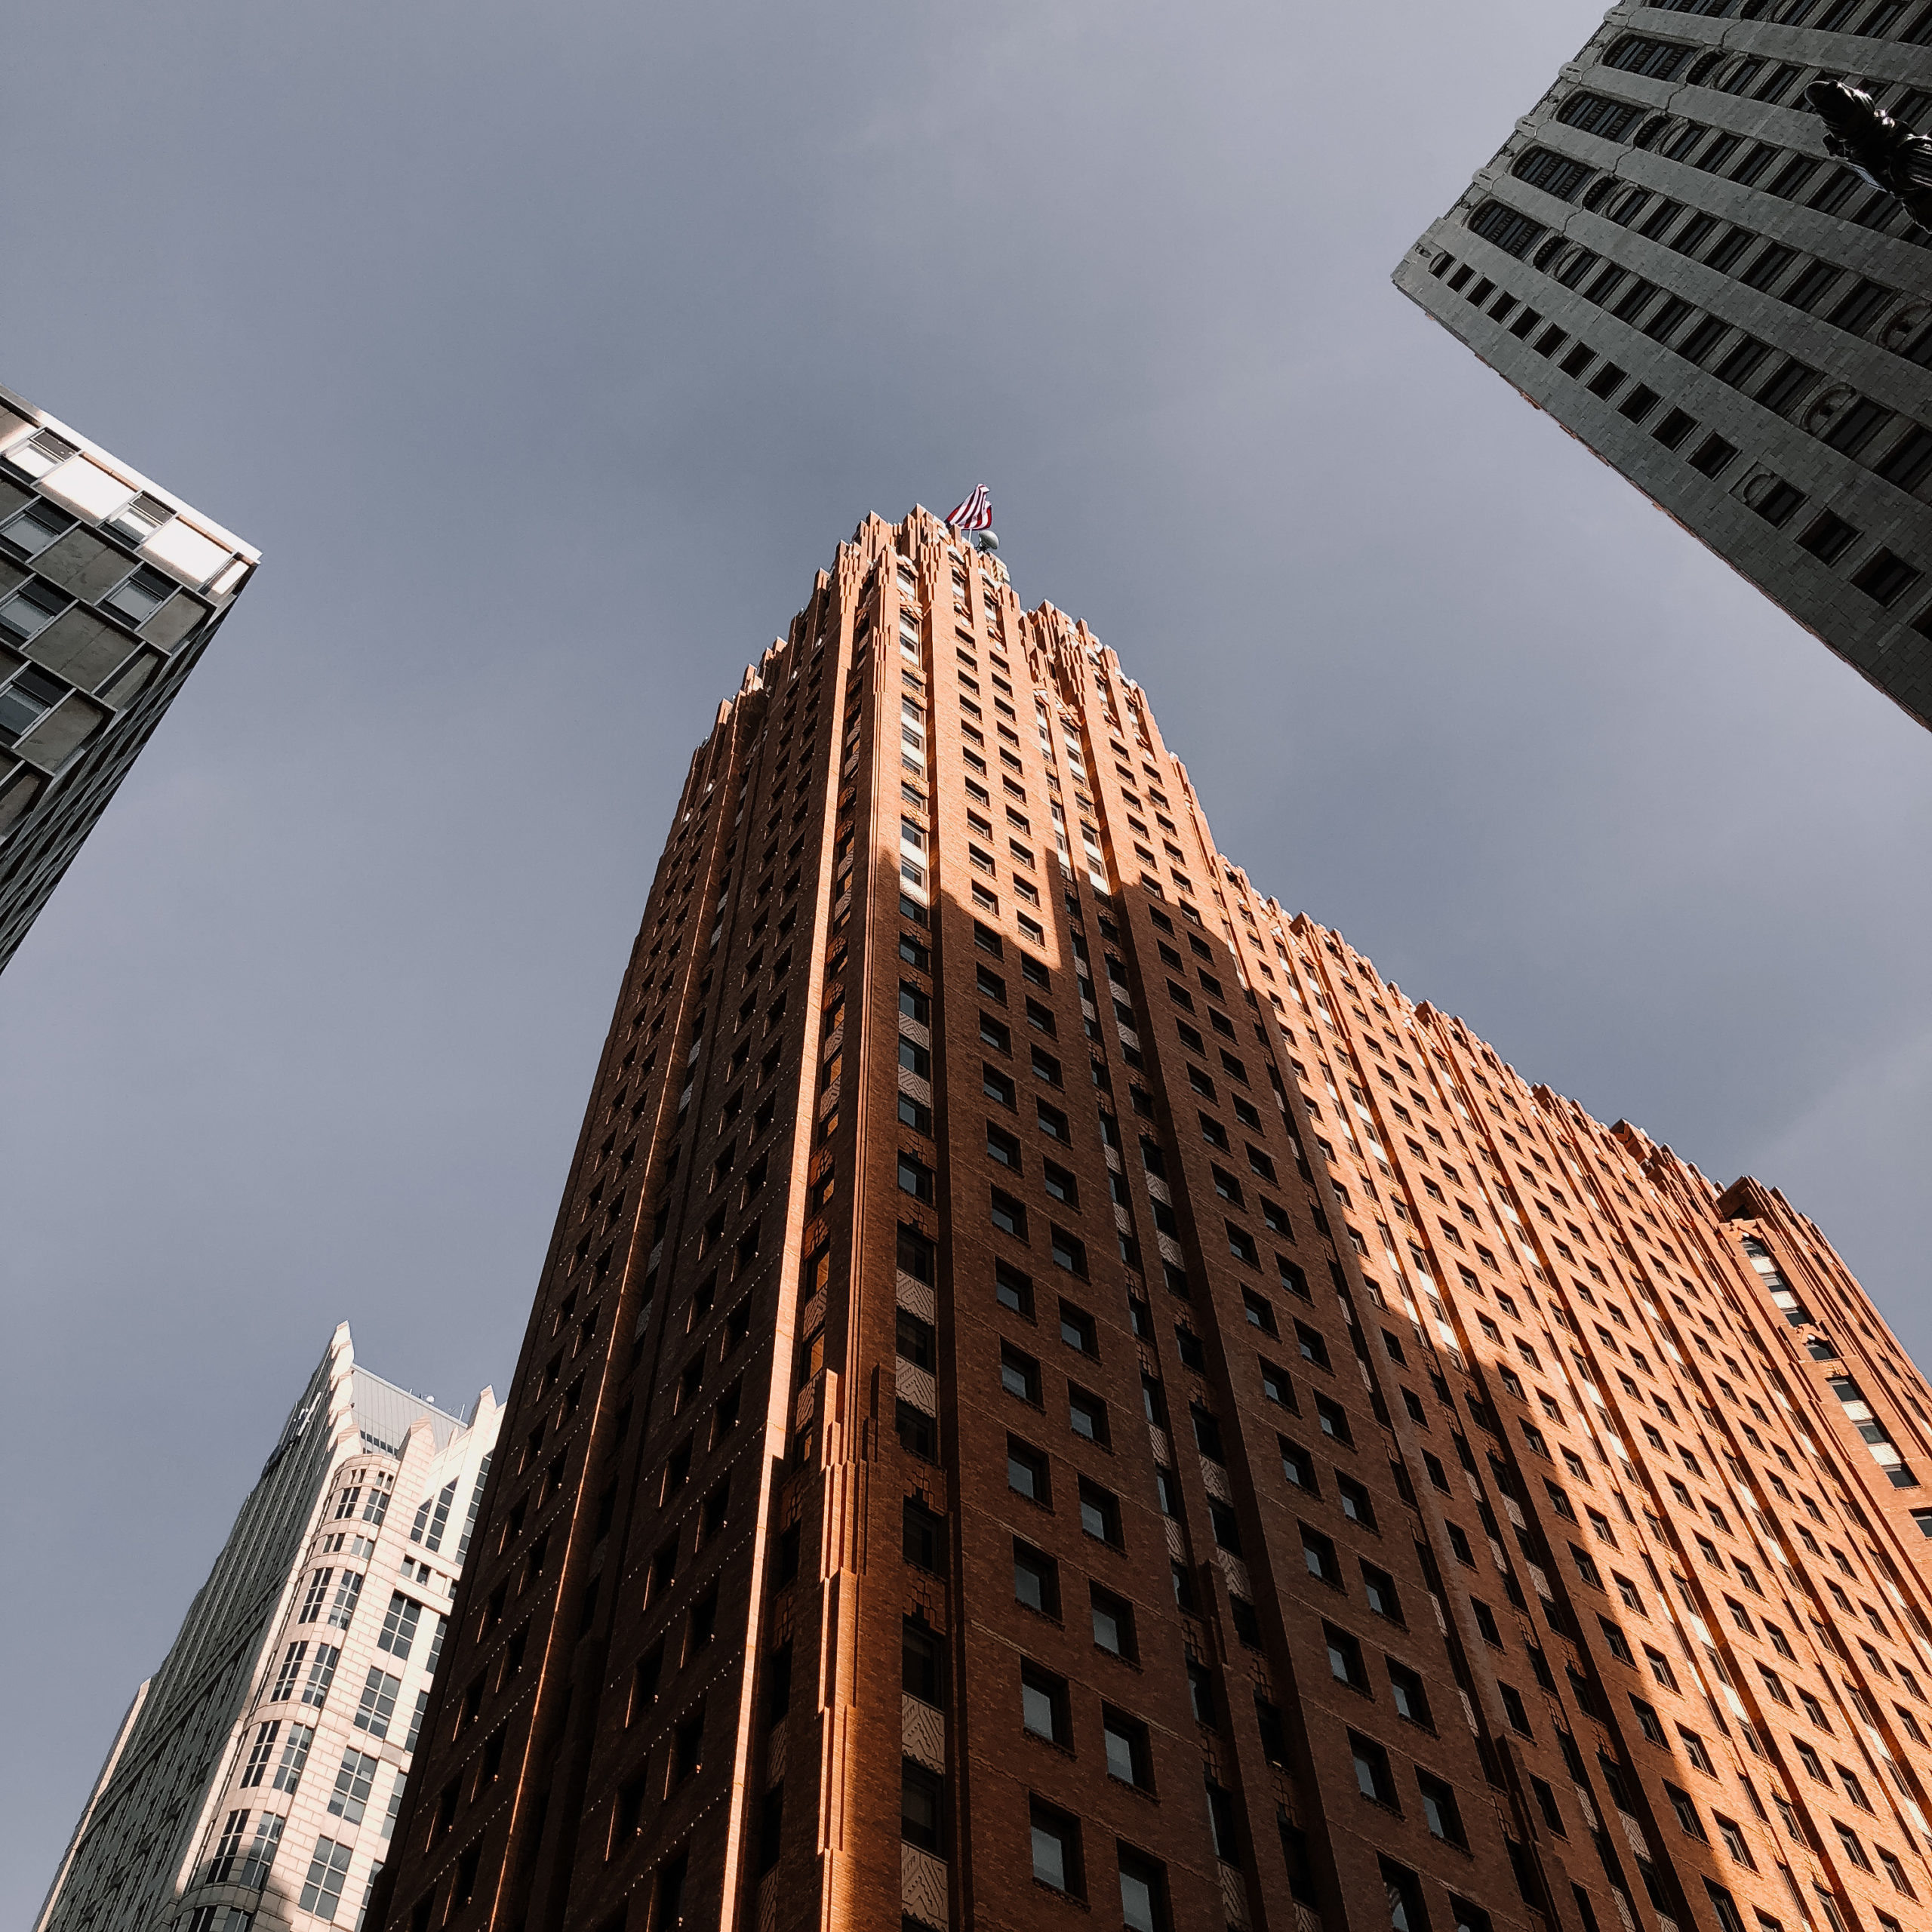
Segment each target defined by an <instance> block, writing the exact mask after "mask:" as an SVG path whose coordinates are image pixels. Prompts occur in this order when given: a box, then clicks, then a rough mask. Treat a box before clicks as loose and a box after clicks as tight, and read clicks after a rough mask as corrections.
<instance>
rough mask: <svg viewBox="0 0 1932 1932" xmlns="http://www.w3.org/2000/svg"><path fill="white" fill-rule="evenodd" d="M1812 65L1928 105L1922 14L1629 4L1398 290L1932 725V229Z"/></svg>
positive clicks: (1523, 123) (1866, 4)
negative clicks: (1886, 177) (1851, 131)
mask: <svg viewBox="0 0 1932 1932" xmlns="http://www.w3.org/2000/svg"><path fill="white" fill-rule="evenodd" d="M1821 75H1831V76H1852V77H1855V78H1859V79H1860V80H1861V81H1862V82H1863V85H1865V86H1866V88H1869V89H1870V90H1871V91H1872V93H1873V94H1874V95H1875V97H1876V99H1877V100H1878V103H1879V104H1880V105H1881V106H1883V107H1884V108H1885V109H1887V111H1888V112H1890V114H1891V115H1893V116H1894V118H1896V119H1897V120H1898V121H1899V122H1900V123H1902V124H1903V125H1904V126H1906V127H1907V128H1922V127H1924V126H1926V125H1932V8H1928V7H1927V5H1925V4H1924V0H1671V4H1669V5H1657V6H1642V5H1629V4H1626V5H1618V6H1616V7H1614V8H1611V11H1610V13H1609V14H1608V15H1607V17H1605V19H1604V23H1603V25H1602V26H1601V27H1600V28H1599V29H1598V31H1597V32H1596V33H1595V35H1593V36H1592V38H1591V39H1590V41H1589V44H1588V45H1586V47H1585V48H1583V51H1582V52H1581V53H1580V54H1578V55H1577V58H1576V59H1575V60H1574V61H1571V62H1570V63H1568V64H1567V65H1566V66H1564V69H1563V70H1562V72H1561V75H1559V76H1558V79H1557V81H1556V82H1555V85H1553V86H1552V88H1550V90H1549V92H1548V93H1547V94H1545V95H1544V96H1543V99H1542V100H1540V101H1538V102H1537V103H1536V105H1535V106H1534V107H1533V108H1531V109H1530V111H1529V112H1527V114H1526V115H1524V118H1522V119H1521V120H1520V121H1519V122H1517V124H1516V126H1515V130H1514V131H1512V133H1511V134H1510V136H1509V139H1508V140H1506V142H1505V143H1503V147H1502V149H1501V150H1500V152H1498V153H1497V155H1496V157H1495V158H1494V160H1492V161H1491V162H1490V163H1489V164H1488V165H1487V166H1486V167H1485V168H1483V169H1482V170H1481V171H1480V172H1479V173H1478V174H1477V176H1476V177H1475V180H1474V181H1473V182H1472V183H1471V184H1470V186H1469V189H1468V190H1467V192H1466V193H1465V194H1464V195H1463V197H1462V198H1461V200H1460V201H1459V202H1457V204H1456V205H1455V206H1454V208H1451V210H1450V211H1449V212H1448V213H1447V214H1445V215H1444V216H1443V217H1442V218H1441V220H1439V221H1437V222H1435V223H1433V224H1432V226H1430V228H1429V231H1428V232H1427V233H1426V235H1423V238H1422V239H1421V240H1420V242H1417V244H1416V245H1415V246H1414V248H1412V249H1411V251H1409V253H1408V254H1407V257H1404V260H1403V262H1402V263H1401V266H1400V267H1399V268H1398V269H1397V270H1396V272H1395V285H1396V287H1397V288H1399V289H1401V291H1402V292H1403V293H1404V294H1406V295H1407V296H1409V297H1411V298H1412V299H1413V300H1415V301H1416V302H1417V303H1420V305H1421V306H1422V307H1423V308H1424V309H1426V310H1427V311H1428V312H1429V314H1430V315H1433V316H1434V317H1435V318H1436V320H1437V321H1439V322H1441V323H1442V324H1443V325H1444V327H1446V328H1448V329H1449V330H1450V331H1451V333H1452V334H1454V335H1456V336H1457V337H1459V338H1460V340H1462V341H1463V342H1464V343H1466V344H1467V345H1468V346H1469V348H1471V349H1473V350H1475V352H1476V354H1477V355H1479V356H1481V358H1482V359H1483V360H1484V361H1485V362H1487V364H1489V365H1490V366H1491V368H1493V369H1494V370H1495V371H1497V374H1499V375H1501V376H1503V377H1505V378H1506V380H1508V381H1509V382H1510V383H1513V384H1514V385H1515V387H1516V388H1517V389H1518V390H1519V391H1520V392H1521V393H1522V394H1523V395H1524V396H1525V397H1527V398H1528V400H1529V401H1531V402H1533V403H1534V404H1535V405H1537V408H1539V409H1543V410H1546V411H1549V414H1551V415H1552V416H1554V417H1555V418H1556V420H1558V422H1559V423H1561V424H1562V425H1563V426H1564V428H1565V429H1567V430H1569V431H1570V432H1571V434H1572V435H1574V436H1576V437H1577V438H1578V439H1579V440H1580V441H1582V442H1583V443H1585V444H1586V445H1588V446H1589V448H1591V449H1592V450H1594V451H1595V452H1596V453H1597V454H1598V456H1600V457H1602V458H1603V460H1604V461H1605V462H1606V463H1608V464H1610V465H1611V467H1612V468H1613V469H1617V470H1618V471H1620V472H1621V473H1622V474H1623V475H1624V476H1626V477H1627V478H1629V480H1630V481H1632V483H1634V484H1635V485H1636V486H1637V487H1638V489H1640V490H1641V491H1644V493H1645V494H1647V495H1648V496H1649V497H1651V499H1652V500H1654V502H1655V503H1657V505H1658V506H1660V508H1661V509H1665V510H1666V511H1668V512H1669V514H1670V515H1672V517H1674V518H1675V519H1676V520H1677V521H1678V522H1679V523H1681V524H1682V525H1684V528H1686V529H1687V530H1689V531H1691V532H1692V534H1694V535H1695V536H1697V537H1699V538H1700V539H1701V540H1703V542H1704V543H1706V544H1707V545H1709V547H1710V548H1711V549H1713V550H1715V552H1717V553H1718V555H1719V556H1721V557H1722V558H1724V560H1725V561H1727V563H1729V564H1730V565H1731V566H1732V567H1733V568H1734V569H1736V570H1737V571H1739V572H1740V573H1741V574H1743V576H1745V577H1748V578H1749V580H1751V581H1752V583H1755V584H1756V585H1757V586H1758V588H1759V589H1761V590H1762V591H1763V592H1764V593H1765V594H1766V595H1767V596H1769V597H1770V598H1773V599H1774V601H1777V603H1779V604H1780V605H1783V607H1784V608H1785V609H1786V611H1789V613H1790V614H1791V615H1792V617H1795V619H1796V620H1798V623H1801V624H1802V625H1804V626H1805V627H1806V629H1808V630H1810V631H1811V632H1813V633H1814V635H1817V637H1818V638H1820V639H1821V640H1822V641H1823V642H1824V643H1826V644H1827V645H1829V646H1830V647H1831V648H1832V650H1833V651H1835V652H1837V654H1838V655H1839V656H1840V657H1842V658H1843V659H1844V660H1845V662H1846V663H1848V664H1850V665H1851V666H1853V667H1854V669H1857V671H1859V672H1860V673H1862V674H1863V675H1864V676H1865V677H1866V678H1869V680H1870V681H1872V683H1873V684H1875V685H1877V686H1878V688H1879V689H1880V690H1881V691H1884V692H1885V693H1886V694H1887V695H1888V696H1890V697H1892V698H1894V699H1895V700H1897V703H1899V704H1900V705H1901V706H1903V707H1904V709H1906V710H1907V711H1908V712H1910V713H1911V714H1912V715H1913V716H1914V717H1915V718H1918V720H1919V721H1920V722H1921V724H1932V392H1928V388H1927V371H1928V369H1932V235H1928V234H1927V232H1925V231H1924V229H1920V228H1918V227H1916V226H1915V225H1914V224H1913V223H1912V220H1911V219H1910V218H1909V216H1908V215H1907V214H1906V212H1905V211H1904V210H1903V208H1901V207H1900V206H1899V205H1898V204H1897V202H1895V201H1894V200H1893V199H1892V198H1891V197H1890V195H1887V194H1886V193H1884V192H1883V191H1882V190H1881V189H1878V188H1876V187H1874V186H1872V184H1871V183H1869V181H1867V180H1863V178H1861V177H1860V175H1859V174H1857V172H1856V171H1854V169H1852V168H1849V167H1847V166H1845V165H1843V164H1842V163H1841V162H1838V161H1837V160H1835V159H1834V158H1832V156H1831V155H1828V154H1827V153H1826V149H1825V143H1824V137H1825V131H1826V130H1825V124H1824V123H1823V122H1822V121H1821V120H1820V119H1819V118H1818V117H1817V115H1815V114H1814V113H1812V112H1810V111H1809V110H1808V109H1807V108H1806V106H1805V104H1804V90H1805V88H1806V87H1807V85H1808V84H1809V83H1810V82H1813V81H1815V80H1817V79H1818V78H1820V76H1821ZM1497 554H1498V556H1499V558H1503V557H1506V555H1508V545H1507V543H1503V544H1501V545H1500V546H1499V549H1498V552H1497Z"/></svg>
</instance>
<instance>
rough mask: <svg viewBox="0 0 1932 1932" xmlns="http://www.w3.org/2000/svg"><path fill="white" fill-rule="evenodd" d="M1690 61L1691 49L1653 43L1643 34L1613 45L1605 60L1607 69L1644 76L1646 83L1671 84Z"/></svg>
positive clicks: (1628, 35) (1673, 44)
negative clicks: (1648, 81)
mask: <svg viewBox="0 0 1932 1932" xmlns="http://www.w3.org/2000/svg"><path fill="white" fill-rule="evenodd" d="M1689 58H1690V48H1687V47H1680V46H1678V45H1677V43H1676V42H1674V41H1669V40H1651V39H1649V38H1646V37H1645V36H1644V35H1642V34H1636V33H1626V34H1624V35H1620V37H1619V38H1617V39H1616V40H1614V41H1613V42H1611V48H1610V51H1609V53H1608V54H1606V55H1605V56H1604V66H1606V67H1614V68H1616V69H1617V70H1618V72H1620V73H1625V74H1641V75H1643V77H1644V78H1645V79H1646V80H1651V81H1669V80H1675V78H1677V73H1678V69H1680V68H1681V66H1683V65H1684V62H1685V61H1686V60H1688V59H1689Z"/></svg>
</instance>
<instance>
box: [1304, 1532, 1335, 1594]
mask: <svg viewBox="0 0 1932 1932" xmlns="http://www.w3.org/2000/svg"><path fill="white" fill-rule="evenodd" d="M1300 1527H1301V1554H1302V1561H1303V1563H1304V1564H1306V1566H1307V1569H1308V1574H1309V1575H1310V1576H1311V1577H1315V1578H1317V1579H1318V1580H1320V1581H1321V1582H1322V1583H1332V1584H1333V1585H1334V1586H1335V1588H1336V1589H1341V1588H1342V1565H1341V1562H1340V1559H1339V1558H1337V1556H1336V1554H1335V1546H1334V1543H1331V1541H1330V1540H1328V1538H1327V1537H1324V1535H1322V1534H1321V1531H1318V1530H1311V1529H1310V1528H1309V1527H1308V1525H1307V1524H1306V1523H1304V1524H1302V1525H1301V1526H1300Z"/></svg>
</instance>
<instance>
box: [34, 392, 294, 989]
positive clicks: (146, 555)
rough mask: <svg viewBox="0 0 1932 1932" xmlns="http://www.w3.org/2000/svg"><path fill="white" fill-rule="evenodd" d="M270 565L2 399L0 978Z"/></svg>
mask: <svg viewBox="0 0 1932 1932" xmlns="http://www.w3.org/2000/svg"><path fill="white" fill-rule="evenodd" d="M259 557H260V552H258V551H256V550H254V549H251V548H250V546H248V545H247V544H245V543H242V541H241V540H240V539H239V538H238V537H234V536H232V535H230V534H229V532H228V531H225V530H224V529H223V528H222V527H221V526H220V525H219V524H218V523H214V522H211V521H209V519H208V518H206V517H205V516H203V515H202V514H201V513H200V512H198V511H197V510H193V509H189V507H188V506H187V505H186V503H183V502H182V501H181V500H180V498H178V497H173V496H171V495H170V494H168V491H165V490H163V489H162V488H160V487H159V486H158V485H156V484H153V483H151V482H149V481H148V480H147V478H146V477H144V476H143V475H140V474H139V473H138V472H137V471H134V470H133V469H129V468H128V466H127V465H126V464H125V463H123V462H122V461H121V460H119V458H118V457H113V456H110V455H109V454H108V453H107V451H105V450H103V449H102V448H100V447H99V446H98V445H96V444H94V443H91V442H89V441H88V439H87V438H85V436H83V435H80V434H78V432H76V431H75V430H72V429H69V428H68V427H67V426H66V424H65V423H58V422H56V421H55V420H54V418H53V417H51V416H49V415H48V414H46V413H45V411H42V410H38V409H35V408H34V407H33V406H32V404H30V403H29V402H26V401H24V400H23V398H20V397H19V396H17V395H14V394H13V393H12V392H11V391H10V390H8V389H0V968H5V965H6V964H7V962H8V960H9V959H11V958H12V957H13V956H14V952H15V951H16V950H17V949H18V947H19V946H20V941H21V940H22V939H23V938H24V937H26V930H27V928H28V927H29V926H30V925H32V923H33V921H34V919H35V916H36V915H38V912H39V911H40V909H41V908H42V906H44V905H45V904H46V903H47V900H48V895H49V894H51V892H52V891H53V890H54V887H55V886H56V885H57V884H59V883H60V875H61V874H62V873H63V872H65V871H66V869H67V867H68V866H69V864H70V863H72V860H73V857H74V854H75V853H76V852H78V851H79V850H80V848H81V841H82V840H83V839H84V838H86V837H87V835H88V833H89V832H91V831H92V830H93V829H94V821H95V820H97V819H98V818H99V817H100V814H101V813H102V812H103V811H104V810H105V809H106V805H107V801H109V799H110V798H112V796H113V795H114V790H115V786H118V784H119V783H121V781H122V779H123V778H125V777H126V776H127V774H128V767H129V766H130V765H131V764H133V763H134V758H135V755H136V754H137V753H138V752H140V749H141V747H142V746H143V745H145V744H146V743H147V741H148V740H149V737H150V736H151V735H152V733H153V731H154V728H155V726H156V725H157V724H159V723H160V721H161V715H162V712H165V710H166V709H168V706H169V705H170V704H171V703H173V702H174V694H175V693H176V692H177V691H179V690H180V688H181V686H182V684H183V681H185V679H186V677H187V675H188V673H189V672H190V671H192V669H194V668H195V665H196V664H198V663H199V662H200V661H201V658H202V653H203V652H204V651H206V650H207V648H208V645H209V642H210V641H211V639H212V638H213V637H214V634H215V632H216V631H217V629H220V625H221V622H222V620H223V618H224V617H226V616H227V614H228V613H229V609H230V608H232V605H233V604H234V601H235V598H236V596H237V595H238V594H239V593H240V592H241V589H242V586H243V585H244V584H245V583H247V582H248V578H249V577H250V576H251V574H252V573H253V571H254V567H255V565H256V563H257V561H258V559H259Z"/></svg>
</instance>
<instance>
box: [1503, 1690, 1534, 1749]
mask: <svg viewBox="0 0 1932 1932" xmlns="http://www.w3.org/2000/svg"><path fill="white" fill-rule="evenodd" d="M1496 1688H1497V1693H1498V1694H1499V1695H1500V1697H1502V1700H1503V1715H1505V1716H1506V1718H1509V1727H1510V1729H1511V1730H1517V1731H1521V1733H1522V1734H1523V1735H1524V1737H1534V1736H1535V1735H1536V1733H1535V1732H1534V1730H1531V1728H1530V1714H1529V1711H1528V1709H1527V1707H1526V1706H1524V1703H1523V1694H1522V1693H1521V1691H1520V1690H1517V1689H1516V1688H1515V1686H1514V1685H1512V1684H1497V1687H1496Z"/></svg>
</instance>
